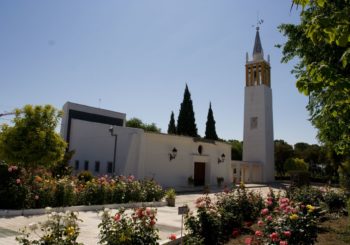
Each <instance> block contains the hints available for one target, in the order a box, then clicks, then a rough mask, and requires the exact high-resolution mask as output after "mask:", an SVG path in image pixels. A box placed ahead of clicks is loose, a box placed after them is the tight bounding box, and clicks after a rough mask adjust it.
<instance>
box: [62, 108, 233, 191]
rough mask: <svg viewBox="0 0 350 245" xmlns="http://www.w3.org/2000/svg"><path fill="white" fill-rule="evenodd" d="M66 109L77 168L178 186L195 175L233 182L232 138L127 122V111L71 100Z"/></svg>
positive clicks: (204, 180) (66, 133)
mask: <svg viewBox="0 0 350 245" xmlns="http://www.w3.org/2000/svg"><path fill="white" fill-rule="evenodd" d="M63 110H64V116H63V120H62V127H61V135H62V137H63V138H64V139H65V140H66V141H67V142H68V145H69V146H68V147H69V149H68V150H75V154H74V156H73V159H72V161H71V164H72V167H73V169H74V171H75V173H77V172H80V171H83V170H89V171H90V172H92V173H93V174H95V175H104V174H111V175H113V174H115V175H121V174H122V175H129V174H132V175H134V176H135V177H137V178H140V179H143V178H154V179H155V180H156V181H157V182H159V183H160V184H161V185H162V186H164V187H175V188H176V187H181V186H186V185H187V179H188V177H189V176H192V177H193V178H194V182H195V185H215V184H216V183H217V177H223V178H224V182H226V183H231V182H232V178H233V176H232V169H231V164H230V163H231V160H230V156H231V146H230V145H229V144H226V143H223V142H219V141H212V140H204V139H198V138H192V137H185V136H178V135H167V134H159V133H148V132H144V131H143V130H142V129H137V128H129V127H125V126H124V125H125V114H123V113H118V112H112V111H108V110H103V109H98V108H93V107H89V106H85V105H79V104H75V103H71V102H67V103H66V104H65V105H64V107H63ZM112 125H113V135H115V136H112V135H111V132H110V127H111V126H112ZM115 139H116V144H115ZM114 149H115V150H116V154H115V162H114ZM226 156H227V157H226ZM114 163H115V164H114Z"/></svg>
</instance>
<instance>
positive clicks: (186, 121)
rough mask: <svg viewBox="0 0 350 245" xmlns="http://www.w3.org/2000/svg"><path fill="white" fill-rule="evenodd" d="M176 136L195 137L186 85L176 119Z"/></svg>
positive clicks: (191, 107) (191, 108)
mask: <svg viewBox="0 0 350 245" xmlns="http://www.w3.org/2000/svg"><path fill="white" fill-rule="evenodd" d="M177 134H180V135H187V136H192V137H197V136H198V134H197V126H196V121H195V118H194V111H193V105H192V100H191V94H190V91H189V90H188V87H187V84H186V88H185V93H184V99H183V101H182V103H181V107H180V112H179V117H178V118H177Z"/></svg>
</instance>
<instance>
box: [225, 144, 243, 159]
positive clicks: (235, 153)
mask: <svg viewBox="0 0 350 245" xmlns="http://www.w3.org/2000/svg"><path fill="white" fill-rule="evenodd" d="M228 143H230V144H231V160H238V161H242V155H243V141H238V140H228Z"/></svg>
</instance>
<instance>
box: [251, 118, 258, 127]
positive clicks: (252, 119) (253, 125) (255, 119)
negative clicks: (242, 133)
mask: <svg viewBox="0 0 350 245" xmlns="http://www.w3.org/2000/svg"><path fill="white" fill-rule="evenodd" d="M257 127H258V118H257V117H252V118H250V129H255V128H257Z"/></svg>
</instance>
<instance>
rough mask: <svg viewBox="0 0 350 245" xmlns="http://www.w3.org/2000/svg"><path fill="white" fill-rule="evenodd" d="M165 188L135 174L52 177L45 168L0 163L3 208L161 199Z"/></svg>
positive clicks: (88, 173) (83, 173)
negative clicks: (136, 176)
mask: <svg viewBox="0 0 350 245" xmlns="http://www.w3.org/2000/svg"><path fill="white" fill-rule="evenodd" d="M164 195H165V192H164V190H163V189H162V187H161V186H160V185H158V184H157V183H156V182H155V181H154V180H151V179H145V180H136V179H135V178H134V176H132V175H130V176H116V177H111V176H102V177H93V176H92V175H91V173H90V172H87V171H84V172H81V173H80V174H78V175H77V176H64V177H59V178H54V177H52V175H51V173H50V172H48V171H47V170H45V169H41V170H36V171H35V172H34V173H31V172H27V171H25V169H24V168H21V167H19V166H16V165H8V164H5V163H2V164H0V196H1V199H2V201H1V202H0V209H28V208H45V207H65V206H73V205H99V204H115V203H129V202H152V201H160V200H161V199H162V198H163V197H164Z"/></svg>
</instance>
